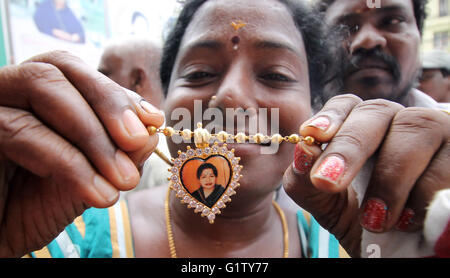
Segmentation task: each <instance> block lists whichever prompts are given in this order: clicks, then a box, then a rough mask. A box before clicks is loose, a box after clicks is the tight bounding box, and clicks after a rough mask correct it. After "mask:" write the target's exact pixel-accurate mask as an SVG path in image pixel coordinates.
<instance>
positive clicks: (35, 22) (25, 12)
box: [0, 0, 183, 67]
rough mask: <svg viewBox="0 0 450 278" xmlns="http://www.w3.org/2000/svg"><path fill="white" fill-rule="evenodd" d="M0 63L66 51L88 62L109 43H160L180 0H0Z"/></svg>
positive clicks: (173, 20)
mask: <svg viewBox="0 0 450 278" xmlns="http://www.w3.org/2000/svg"><path fill="white" fill-rule="evenodd" d="M0 1H1V2H0V27H1V28H0V66H4V65H9V64H18V63H20V62H22V61H24V60H26V59H28V58H30V57H32V56H34V55H36V54H39V53H43V52H46V51H50V50H55V49H58V50H66V51H69V52H71V53H73V54H75V55H77V56H79V57H80V58H82V59H83V60H84V61H85V62H86V63H88V64H90V65H91V66H93V67H97V65H98V62H99V59H100V56H101V54H102V51H103V49H104V47H105V45H107V44H108V43H109V42H111V41H114V40H120V39H124V38H127V37H145V38H147V39H150V40H152V41H155V42H157V43H162V41H163V40H164V38H165V36H166V35H167V32H168V30H169V29H170V27H171V26H172V25H173V24H174V22H175V20H176V17H177V15H178V13H179V11H180V9H181V5H182V2H183V1H181V0H163V1H161V0H0Z"/></svg>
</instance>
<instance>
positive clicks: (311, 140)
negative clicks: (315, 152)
mask: <svg viewBox="0 0 450 278" xmlns="http://www.w3.org/2000/svg"><path fill="white" fill-rule="evenodd" d="M303 141H305V143H306V145H308V146H312V145H313V144H314V142H315V141H316V139H314V137H311V136H306V137H305V138H304V139H303Z"/></svg>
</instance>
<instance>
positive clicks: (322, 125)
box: [307, 117, 330, 131]
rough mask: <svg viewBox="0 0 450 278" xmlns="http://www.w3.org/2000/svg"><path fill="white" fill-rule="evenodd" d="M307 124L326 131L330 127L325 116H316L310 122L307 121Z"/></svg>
mask: <svg viewBox="0 0 450 278" xmlns="http://www.w3.org/2000/svg"><path fill="white" fill-rule="evenodd" d="M307 126H309V127H315V128H318V129H321V130H323V131H326V130H327V129H328V128H329V127H330V120H329V119H328V118H327V117H318V118H316V119H314V120H313V121H312V122H311V123H309V124H308V125H307Z"/></svg>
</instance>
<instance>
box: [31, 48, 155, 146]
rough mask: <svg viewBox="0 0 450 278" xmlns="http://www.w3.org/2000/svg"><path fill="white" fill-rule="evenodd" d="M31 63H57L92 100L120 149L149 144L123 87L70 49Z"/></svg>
mask: <svg viewBox="0 0 450 278" xmlns="http://www.w3.org/2000/svg"><path fill="white" fill-rule="evenodd" d="M28 62H44V63H49V64H52V65H54V66H56V67H57V68H58V69H59V70H60V71H61V72H62V73H63V74H64V76H65V77H66V78H67V79H68V80H69V81H70V82H71V83H72V84H73V85H74V86H75V88H76V89H77V90H78V92H79V93H80V94H81V95H82V96H83V98H84V99H85V100H86V101H87V102H88V103H89V105H90V106H91V107H92V109H93V110H94V111H95V113H96V115H97V116H98V118H99V119H100V120H101V122H102V124H103V125H104V126H105V128H106V129H107V130H108V133H109V135H110V136H111V138H112V139H113V141H114V142H115V143H116V144H117V145H118V146H119V148H121V149H122V150H124V151H136V150H138V149H139V148H141V147H142V146H144V145H145V144H146V142H147V140H148V137H149V134H148V132H147V130H146V129H145V126H144V125H143V124H142V123H141V122H140V121H139V119H138V117H137V116H136V111H135V103H133V102H132V101H131V100H130V98H129V97H128V95H127V94H125V93H124V90H123V88H122V87H121V86H119V85H118V84H116V83H115V82H113V81H112V80H110V79H109V78H107V77H106V76H104V75H103V74H101V73H100V72H98V71H97V70H95V69H94V68H91V67H89V66H87V65H86V64H85V63H84V62H83V61H82V60H81V59H79V58H77V57H75V56H72V55H70V54H68V53H66V52H61V51H55V52H50V53H46V54H42V55H40V56H37V57H34V58H32V59H30V60H29V61H28Z"/></svg>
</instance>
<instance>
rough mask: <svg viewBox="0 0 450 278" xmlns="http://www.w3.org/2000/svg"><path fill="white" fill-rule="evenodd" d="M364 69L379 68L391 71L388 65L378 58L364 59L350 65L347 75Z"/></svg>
mask: <svg viewBox="0 0 450 278" xmlns="http://www.w3.org/2000/svg"><path fill="white" fill-rule="evenodd" d="M366 69H381V70H384V71H387V72H391V69H390V68H389V66H388V65H387V64H386V63H384V62H382V61H379V60H375V59H364V60H361V61H359V62H358V63H357V64H356V65H354V66H352V67H351V68H350V70H349V71H348V75H351V74H354V73H356V72H359V71H362V70H366Z"/></svg>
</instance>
